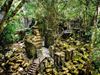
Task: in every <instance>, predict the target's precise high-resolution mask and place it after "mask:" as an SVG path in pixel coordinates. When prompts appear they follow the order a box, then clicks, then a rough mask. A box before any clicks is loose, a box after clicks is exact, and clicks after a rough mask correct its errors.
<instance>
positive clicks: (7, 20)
mask: <svg viewBox="0 0 100 75" xmlns="http://www.w3.org/2000/svg"><path fill="white" fill-rule="evenodd" d="M24 3H25V0H22V1H21V2H20V3H19V5H18V6H17V7H16V9H15V10H14V11H13V12H12V13H11V15H10V16H9V17H7V16H5V18H4V21H3V22H2V24H0V25H1V26H0V33H2V31H3V29H4V27H3V23H4V22H6V23H8V22H9V21H10V20H11V19H12V17H14V16H15V15H16V13H17V12H18V11H19V10H20V8H21V7H22V6H23V4H24Z"/></svg>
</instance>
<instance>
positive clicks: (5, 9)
mask: <svg viewBox="0 0 100 75" xmlns="http://www.w3.org/2000/svg"><path fill="white" fill-rule="evenodd" d="M12 2H13V0H6V1H5V3H4V4H3V6H2V7H1V10H0V15H1V17H2V18H0V25H2V23H3V21H4V19H5V17H6V16H7V13H8V11H9V9H10V7H11V5H12Z"/></svg>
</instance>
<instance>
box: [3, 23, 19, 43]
mask: <svg viewBox="0 0 100 75" xmlns="http://www.w3.org/2000/svg"><path fill="white" fill-rule="evenodd" d="M18 23H19V22H18V21H17V22H16V21H12V22H10V23H9V24H8V25H7V26H6V27H5V29H4V31H3V33H2V40H3V42H4V43H6V44H7V43H13V42H15V41H17V40H19V37H18V35H17V34H16V31H17V30H18V28H20V25H19V24H18Z"/></svg>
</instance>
